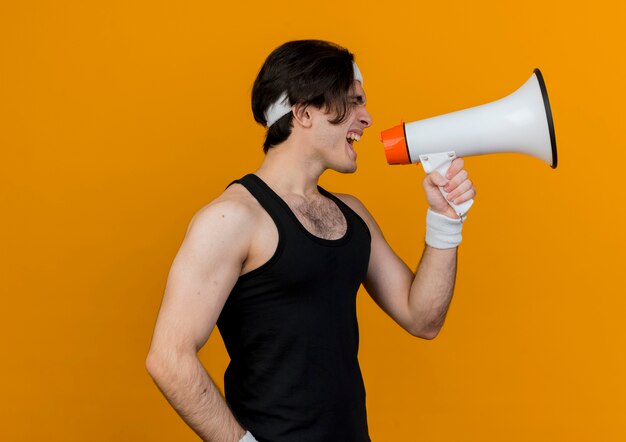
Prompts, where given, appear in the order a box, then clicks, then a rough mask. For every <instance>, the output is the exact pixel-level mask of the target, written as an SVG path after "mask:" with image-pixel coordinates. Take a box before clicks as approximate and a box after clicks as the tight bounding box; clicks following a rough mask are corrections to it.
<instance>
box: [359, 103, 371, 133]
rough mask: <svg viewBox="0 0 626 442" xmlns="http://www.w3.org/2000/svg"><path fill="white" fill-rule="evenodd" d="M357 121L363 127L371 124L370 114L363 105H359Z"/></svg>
mask: <svg viewBox="0 0 626 442" xmlns="http://www.w3.org/2000/svg"><path fill="white" fill-rule="evenodd" d="M359 121H360V122H361V124H362V125H363V128H367V127H370V126H371V125H372V116H371V115H370V113H369V112H368V111H367V109H366V108H365V106H362V107H361V113H360V114H359Z"/></svg>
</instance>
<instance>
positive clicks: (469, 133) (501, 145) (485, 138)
mask: <svg viewBox="0 0 626 442" xmlns="http://www.w3.org/2000/svg"><path fill="white" fill-rule="evenodd" d="M380 138H381V141H382V142H383V145H384V147H385V155H386V157H387V162H388V163H389V164H410V163H422V166H423V167H424V170H425V171H426V173H431V172H432V171H434V170H437V171H438V172H439V173H440V174H441V175H442V176H445V174H446V172H447V170H448V168H449V167H450V164H451V162H452V160H454V159H455V158H456V157H457V156H458V157H465V156H471V155H484V154H490V153H497V152H512V153H523V154H527V155H531V156H533V157H536V158H539V159H540V160H543V161H545V162H546V163H548V164H549V165H550V166H551V167H552V168H556V166H557V155H556V139H555V136H554V123H553V121H552V112H551V110H550V102H549V101H548V92H547V90H546V85H545V83H544V80H543V76H542V75H541V72H540V71H539V69H535V71H534V73H533V75H532V76H531V77H530V79H529V80H528V81H527V82H526V83H524V84H523V85H522V87H520V88H519V89H518V90H517V91H515V92H513V93H512V94H511V95H508V96H506V97H504V98H502V99H500V100H497V101H494V102H491V103H487V104H484V105H482V106H476V107H472V108H469V109H465V110H460V111H457V112H452V113H449V114H444V115H440V116H437V117H432V118H428V119H425V120H420V121H415V122H413V123H406V124H404V123H402V124H400V125H399V126H395V127H393V128H391V129H388V130H385V131H383V132H382V133H381V134H380ZM440 190H441V192H442V194H443V195H444V197H446V198H447V194H446V192H445V191H444V190H443V188H440ZM472 203H473V200H469V201H467V202H465V203H462V204H460V205H455V204H452V203H450V202H449V204H450V205H451V206H452V207H453V208H454V210H455V211H456V212H457V213H458V214H459V216H461V217H462V216H463V215H465V213H467V211H468V210H469V208H470V207H471V205H472Z"/></svg>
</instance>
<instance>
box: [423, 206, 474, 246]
mask: <svg viewBox="0 0 626 442" xmlns="http://www.w3.org/2000/svg"><path fill="white" fill-rule="evenodd" d="M464 220H465V217H463V218H459V219H454V218H448V217H447V216H445V215H441V214H440V213H437V212H433V211H432V210H431V209H430V208H428V212H427V213H426V244H428V245H429V246H431V247H434V248H435V249H453V248H455V247H457V246H458V245H459V244H461V239H462V237H461V230H462V229H463V221H464Z"/></svg>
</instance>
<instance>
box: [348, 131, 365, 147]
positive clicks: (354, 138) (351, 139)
mask: <svg viewBox="0 0 626 442" xmlns="http://www.w3.org/2000/svg"><path fill="white" fill-rule="evenodd" d="M346 140H348V143H349V144H350V145H351V146H352V144H353V143H354V142H355V141H361V136H360V135H359V134H355V133H354V132H350V133H349V134H348V136H347V137H346Z"/></svg>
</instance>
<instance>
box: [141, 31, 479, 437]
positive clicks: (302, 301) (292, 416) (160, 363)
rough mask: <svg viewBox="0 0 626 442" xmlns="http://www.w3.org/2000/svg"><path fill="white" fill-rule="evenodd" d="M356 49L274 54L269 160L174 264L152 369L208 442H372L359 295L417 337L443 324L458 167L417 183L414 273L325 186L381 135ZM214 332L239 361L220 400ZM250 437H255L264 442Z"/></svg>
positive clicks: (263, 80)
mask: <svg viewBox="0 0 626 442" xmlns="http://www.w3.org/2000/svg"><path fill="white" fill-rule="evenodd" d="M365 105H366V98H365V92H364V91H363V78H362V76H361V73H360V72H359V70H358V68H357V67H356V64H354V62H353V56H352V54H351V53H349V52H348V51H347V50H345V49H343V48H340V47H338V46H336V45H334V44H331V43H327V42H322V41H311V40H308V41H295V42H289V43H286V44H284V45H283V46H281V47H279V48H277V49H276V50H275V51H274V52H273V53H272V54H271V55H270V56H269V57H268V59H267V60H266V61H265V64H264V65H263V67H262V68H261V71H260V72H259V75H258V77H257V79H256V81H255V83H254V87H253V91H252V109H253V113H254V117H255V119H256V121H257V122H259V123H261V124H263V125H264V126H267V127H268V132H267V138H266V141H265V144H264V149H265V152H266V156H265V159H264V161H263V163H262V164H261V166H260V167H259V169H258V170H257V171H256V172H254V174H250V175H247V176H245V177H244V178H242V179H241V180H238V181H236V182H235V183H233V184H232V185H231V186H229V187H228V188H227V190H226V191H225V192H224V193H223V194H222V195H221V196H220V197H218V198H217V199H215V200H214V201H213V202H211V203H210V204H208V205H207V206H206V207H204V208H202V209H201V210H200V211H199V212H198V213H197V214H196V215H195V216H194V218H193V220H192V221H191V224H190V226H189V229H188V231H187V234H186V236H185V239H184V241H183V244H182V246H181V248H180V251H179V252H178V255H177V256H176V259H175V260H174V263H173V265H172V269H171V271H170V275H169V278H168V282H167V287H166V290H165V295H164V298H163V304H162V306H161V310H160V312H159V317H158V319H157V323H156V327H155V332H154V337H153V340H152V346H151V348H150V353H149V355H148V359H147V367H148V371H149V372H150V374H151V375H152V377H153V378H154V380H155V382H156V383H157V385H158V386H159V388H160V389H161V391H162V392H163V394H164V395H165V396H166V397H167V399H168V400H169V402H170V403H171V404H172V406H173V407H174V408H175V409H176V411H177V412H178V413H179V414H180V415H181V417H182V418H183V419H184V420H185V422H187V424H188V425H189V426H190V427H191V428H192V429H193V430H194V431H195V432H196V433H197V434H198V435H199V436H200V437H201V438H202V439H203V440H206V441H219V442H222V441H223V442H236V441H239V440H245V441H253V440H258V441H260V442H296V441H297V442H322V441H342V442H364V441H369V440H370V438H369V435H368V429H367V417H366V410H365V389H364V385H363V380H362V377H361V372H360V369H359V363H358V359H357V349H358V326H357V319H356V293H357V290H358V288H359V286H360V285H361V283H363V284H364V286H365V288H366V289H367V291H368V293H369V294H370V295H371V296H372V298H373V299H374V300H375V301H376V303H377V304H378V305H379V306H380V307H381V308H382V309H383V310H384V311H385V312H386V313H387V314H389V315H390V316H391V317H392V318H393V319H394V320H395V321H396V322H397V323H398V324H399V325H400V326H402V327H403V328H404V329H406V330H407V331H408V332H409V333H411V334H412V335H414V336H417V337H421V338H424V339H432V338H434V337H435V336H436V335H437V333H438V332H439V330H440V328H441V326H442V325H443V322H444V318H445V315H446V312H447V309H448V305H449V303H450V300H451V298H452V292H453V289H454V280H455V275H456V259H457V251H456V247H457V245H458V244H459V242H460V232H461V220H460V219H458V216H457V215H456V213H455V212H454V210H452V208H451V207H450V206H449V205H448V204H447V202H446V200H445V199H444V198H443V196H442V194H441V192H440V191H439V189H438V187H437V186H445V189H446V190H447V191H448V192H449V199H450V200H451V201H455V202H456V203H461V202H463V201H466V200H469V199H471V198H472V197H474V195H475V191H474V188H473V186H472V183H471V182H470V181H469V180H468V178H467V173H466V172H465V171H464V170H463V169H462V167H463V161H462V160H460V159H457V160H455V161H454V162H453V164H452V166H451V168H450V172H449V177H448V179H446V178H443V177H441V176H440V175H438V174H436V173H434V174H431V175H429V176H427V177H426V178H425V180H424V189H425V193H426V198H427V200H428V203H429V205H430V209H429V212H428V215H427V232H426V243H427V245H426V246H425V248H424V253H423V256H422V259H421V262H420V264H419V267H418V269H417V272H416V273H415V274H414V273H413V272H412V271H411V270H410V269H409V268H408V267H407V266H406V264H404V263H403V262H402V260H401V259H400V258H399V257H398V256H397V255H396V254H395V253H394V252H393V251H392V250H391V248H390V247H389V245H388V244H387V242H386V241H385V239H384V237H383V235H382V233H381V231H380V229H379V228H378V226H377V224H376V222H375V221H374V219H373V218H372V216H371V215H370V214H369V213H368V211H367V210H366V209H365V207H364V206H363V205H362V204H361V203H360V202H359V200H357V199H356V198H355V197H353V196H350V195H342V194H331V193H329V192H327V191H326V190H324V189H322V188H321V187H318V184H317V183H318V179H319V177H320V175H321V174H322V173H323V172H324V171H325V170H327V169H332V170H336V171H339V172H343V173H351V172H354V171H355V170H356V157H357V154H356V151H355V149H354V143H355V141H358V140H359V139H360V137H361V136H362V135H363V132H364V131H365V129H367V128H368V127H369V126H370V125H371V124H372V118H371V116H370V114H369V113H368V111H367V109H366V107H365ZM216 324H217V325H218V327H219V329H220V332H221V334H222V336H223V338H224V342H225V344H226V348H227V350H228V353H229V355H230V358H231V362H230V364H229V366H228V369H227V370H226V373H225V395H226V400H224V398H222V396H221V395H220V393H219V391H218V390H217V388H216V387H215V385H214V384H213V382H212V381H211V378H210V377H209V375H208V374H207V372H206V371H205V369H204V368H203V366H202V365H201V363H200V361H199V360H198V358H197V352H198V350H199V349H200V348H201V347H202V346H203V345H204V344H205V342H206V341H207V339H208V337H209V335H210V334H211V331H212V330H213V327H214V326H215V325H216ZM255 438H256V439H255Z"/></svg>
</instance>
